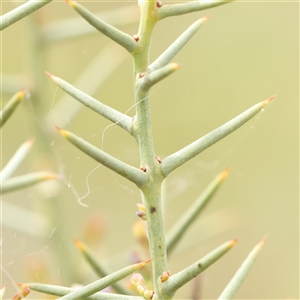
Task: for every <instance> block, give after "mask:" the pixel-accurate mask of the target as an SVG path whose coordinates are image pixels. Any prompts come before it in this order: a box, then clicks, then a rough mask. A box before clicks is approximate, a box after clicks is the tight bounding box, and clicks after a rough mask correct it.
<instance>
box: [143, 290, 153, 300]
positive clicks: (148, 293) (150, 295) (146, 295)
mask: <svg viewBox="0 0 300 300" xmlns="http://www.w3.org/2000/svg"><path fill="white" fill-rule="evenodd" d="M153 296H154V291H153V290H150V291H149V290H146V291H145V292H144V298H145V299H146V300H151V299H152V298H153Z"/></svg>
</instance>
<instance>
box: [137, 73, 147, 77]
mask: <svg viewBox="0 0 300 300" xmlns="http://www.w3.org/2000/svg"><path fill="white" fill-rule="evenodd" d="M146 74H147V73H146V72H142V73H140V75H139V77H140V78H143V77H144V76H145V75H146Z"/></svg>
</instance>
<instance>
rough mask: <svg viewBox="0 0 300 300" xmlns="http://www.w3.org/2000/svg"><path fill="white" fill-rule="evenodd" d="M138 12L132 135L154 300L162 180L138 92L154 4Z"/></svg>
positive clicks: (145, 96)
mask: <svg viewBox="0 0 300 300" xmlns="http://www.w3.org/2000/svg"><path fill="white" fill-rule="evenodd" d="M140 11H141V18H140V26H139V32H138V34H137V37H138V41H137V45H138V46H137V49H136V51H135V52H134V53H132V55H133V58H134V94H135V103H136V117H135V120H134V135H135V137H136V139H137V141H138V144H139V151H140V161H141V166H142V167H143V170H144V171H145V172H146V174H147V175H148V182H147V184H146V185H145V186H144V187H142V189H141V192H142V195H143V201H144V205H145V207H146V215H147V237H148V242H149V247H150V254H151V258H152V259H153V261H152V270H153V285H154V293H155V299H163V297H162V295H161V291H160V284H159V281H160V276H161V274H162V273H163V272H166V271H167V270H168V268H167V252H166V243H165V234H164V222H163V215H162V205H161V185H162V181H163V179H164V177H163V176H162V173H161V170H160V164H159V162H158V161H157V160H156V158H155V151H154V145H153V136H152V125H151V116H150V102H149V92H145V91H142V90H141V89H139V78H140V76H143V74H144V73H145V72H147V68H148V65H149V47H150V43H151V37H152V32H153V28H154V26H155V23H156V21H157V19H156V15H157V7H156V2H155V1H142V2H141V3H140Z"/></svg>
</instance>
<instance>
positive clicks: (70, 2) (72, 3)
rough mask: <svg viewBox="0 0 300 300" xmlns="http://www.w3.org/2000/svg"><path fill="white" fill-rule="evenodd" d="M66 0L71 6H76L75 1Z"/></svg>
mask: <svg viewBox="0 0 300 300" xmlns="http://www.w3.org/2000/svg"><path fill="white" fill-rule="evenodd" d="M66 2H67V3H68V4H69V5H70V6H72V7H74V6H75V2H73V1H71V0H66Z"/></svg>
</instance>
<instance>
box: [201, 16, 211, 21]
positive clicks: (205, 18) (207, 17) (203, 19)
mask: <svg viewBox="0 0 300 300" xmlns="http://www.w3.org/2000/svg"><path fill="white" fill-rule="evenodd" d="M210 17H211V15H208V16H205V17H204V18H202V22H205V21H207V20H208V19H209V18H210Z"/></svg>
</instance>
